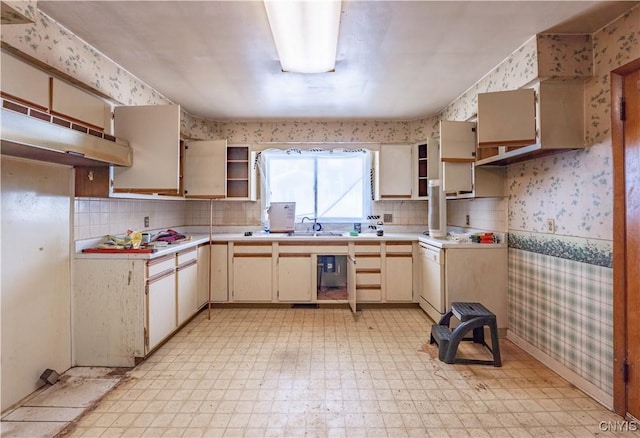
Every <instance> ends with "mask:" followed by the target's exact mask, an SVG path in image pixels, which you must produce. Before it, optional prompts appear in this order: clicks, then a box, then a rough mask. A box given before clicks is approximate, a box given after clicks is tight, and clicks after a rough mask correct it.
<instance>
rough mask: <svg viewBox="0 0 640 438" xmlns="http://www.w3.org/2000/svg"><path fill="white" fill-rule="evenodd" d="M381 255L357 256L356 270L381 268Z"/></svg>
mask: <svg viewBox="0 0 640 438" xmlns="http://www.w3.org/2000/svg"><path fill="white" fill-rule="evenodd" d="M380 266H382V265H381V263H380V257H378V256H375V257H363V256H362V255H360V256H356V271H358V270H360V269H380Z"/></svg>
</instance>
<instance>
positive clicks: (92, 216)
mask: <svg viewBox="0 0 640 438" xmlns="http://www.w3.org/2000/svg"><path fill="white" fill-rule="evenodd" d="M11 4H12V6H14V7H15V8H16V9H17V10H19V11H21V12H22V13H23V14H25V15H27V16H28V17H30V18H33V19H34V20H35V23H34V24H31V25H17V26H3V27H2V29H1V30H0V31H1V33H2V41H3V42H6V43H8V44H9V45H11V46H12V47H15V48H16V49H18V50H20V51H21V52H24V53H25V54H27V55H29V56H32V57H34V58H36V59H37V60H39V61H41V62H44V63H46V64H48V65H49V66H51V67H53V68H55V69H56V70H58V71H61V72H63V73H64V74H67V75H69V76H70V77H72V78H74V79H75V80H77V81H80V82H82V83H84V84H87V85H89V86H90V87H92V88H94V89H95V90H96V91H98V92H100V93H102V94H104V95H106V96H110V97H111V99H112V100H113V101H114V102H117V103H120V104H125V105H151V104H167V103H173V102H170V100H169V99H167V98H166V97H165V96H163V95H162V94H160V93H158V92H157V91H156V90H154V89H152V88H151V87H150V86H149V85H147V84H145V83H143V82H141V81H140V80H139V79H137V78H136V77H134V76H132V75H131V74H130V73H128V72H127V71H126V70H125V69H123V68H121V67H120V66H118V65H117V64H115V63H113V61H111V60H110V59H109V58H107V57H106V56H104V55H103V54H102V53H100V52H99V51H98V50H96V49H95V48H93V47H91V46H89V45H88V44H86V43H85V42H84V41H82V40H80V39H79V38H77V37H76V36H75V35H73V33H71V32H70V31H68V30H67V29H65V28H64V27H62V26H60V25H59V24H58V23H57V22H55V21H54V20H52V19H51V18H49V17H48V16H46V15H45V14H43V13H41V12H40V11H39V10H38V9H37V8H36V4H35V2H32V1H31V2H29V1H27V2H13V3H11ZM433 125H434V124H433V123H431V122H429V121H428V120H427V121H423V120H416V121H277V122H276V121H261V122H216V121H211V120H204V119H199V118H195V117H191V116H190V115H189V114H187V113H186V112H185V111H183V112H182V120H181V132H182V135H183V136H184V137H186V138H192V139H217V138H226V139H227V140H228V142H229V143H261V142H305V141H308V142H412V141H414V139H415V140H423V139H426V138H428V137H430V136H432V135H433V133H434V132H435V131H433V129H431V128H432V126H433ZM425 126H429V127H430V128H429V129H427V128H425ZM163 202H164V201H144V200H137V201H133V200H112V199H78V200H76V203H75V206H76V213H75V219H76V220H75V238H76V239H84V238H89V237H99V236H103V235H105V234H114V233H122V232H124V231H125V230H126V229H127V228H133V229H138V228H140V223H139V222H140V218H141V217H143V216H144V215H150V216H151V222H152V223H151V227H152V228H166V227H176V226H180V225H184V224H189V225H191V224H194V223H193V222H192V221H196V222H195V224H207V223H208V218H209V207H208V203H207V202H197V201H191V202H186V201H185V203H184V204H182V207H183V210H184V215H180V214H179V212H178V211H177V209H178V207H176V202H173V201H172V202H171V203H170V204H163ZM179 202H180V201H177V205H180V204H179ZM164 205H166V206H170V208H168V209H165V208H163V206H164ZM214 212H215V213H214V224H216V225H253V226H257V225H259V223H260V222H259V221H260V205H259V203H251V202H225V201H221V202H216V203H215V204H214ZM374 213H375V214H380V215H382V214H385V213H392V214H393V215H394V222H393V223H394V224H399V225H426V223H427V204H426V202H424V201H419V202H400V201H383V202H377V203H376V204H375V206H374Z"/></svg>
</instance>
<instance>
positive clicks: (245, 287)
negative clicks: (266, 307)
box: [233, 254, 273, 302]
mask: <svg viewBox="0 0 640 438" xmlns="http://www.w3.org/2000/svg"><path fill="white" fill-rule="evenodd" d="M271 260H272V257H271V254H267V255H246V254H241V255H238V254H236V255H234V256H233V301H236V302H242V301H245V302H265V301H271V300H272V298H273V297H272V295H273V294H272V285H271V281H272V272H273V269H272V266H271V264H272V263H271Z"/></svg>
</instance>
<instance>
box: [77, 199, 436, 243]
mask: <svg viewBox="0 0 640 438" xmlns="http://www.w3.org/2000/svg"><path fill="white" fill-rule="evenodd" d="M260 205H261V204H260V202H259V201H257V202H255V201H181V200H176V201H161V200H137V199H135V200H134V199H104V198H76V200H75V213H74V224H75V230H74V231H75V237H74V238H75V240H78V239H88V238H94V237H102V236H106V235H109V234H114V235H118V234H123V233H125V232H126V231H127V230H128V229H132V230H144V229H145V227H144V217H145V216H148V217H149V221H150V224H149V228H148V229H163V228H176V227H181V226H208V225H209V220H210V218H211V209H212V208H213V221H212V224H213V225H214V226H215V225H218V226H228V225H233V226H248V227H258V226H260V209H261V206H260ZM373 214H376V215H380V216H381V217H382V216H384V215H385V214H391V215H393V221H392V222H390V224H393V225H407V226H409V225H418V226H425V227H426V224H427V202H426V201H381V202H374V204H373Z"/></svg>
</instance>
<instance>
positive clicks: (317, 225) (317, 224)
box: [300, 216, 322, 231]
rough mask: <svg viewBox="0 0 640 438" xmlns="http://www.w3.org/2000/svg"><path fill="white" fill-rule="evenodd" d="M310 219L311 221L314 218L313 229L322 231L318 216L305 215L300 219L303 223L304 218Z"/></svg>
mask: <svg viewBox="0 0 640 438" xmlns="http://www.w3.org/2000/svg"><path fill="white" fill-rule="evenodd" d="M305 219H306V220H308V221H311V220H313V231H322V224H321V223H320V222H318V218H315V217H314V218H310V217H307V216H305V217H303V218H302V220H301V221H300V223H301V224H303V223H304V220H305Z"/></svg>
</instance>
